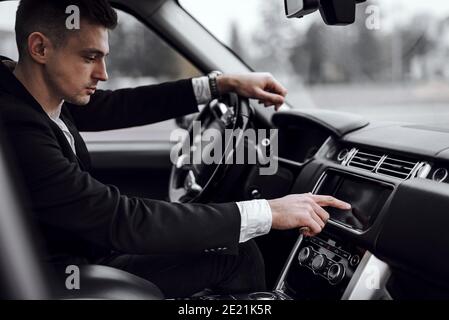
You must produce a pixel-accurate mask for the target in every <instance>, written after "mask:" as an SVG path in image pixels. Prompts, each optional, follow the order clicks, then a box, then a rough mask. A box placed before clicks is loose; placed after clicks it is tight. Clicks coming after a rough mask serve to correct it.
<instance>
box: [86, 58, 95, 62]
mask: <svg viewBox="0 0 449 320" xmlns="http://www.w3.org/2000/svg"><path fill="white" fill-rule="evenodd" d="M84 60H85V61H86V62H89V63H92V62H95V57H85V58H84Z"/></svg>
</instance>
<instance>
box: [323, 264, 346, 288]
mask: <svg viewBox="0 0 449 320" xmlns="http://www.w3.org/2000/svg"><path fill="white" fill-rule="evenodd" d="M345 274H346V269H345V267H344V266H343V265H342V264H340V263H334V264H333V265H331V266H330V267H329V270H328V271H327V279H328V280H329V283H330V284H333V285H336V284H339V283H340V282H341V281H342V280H343V279H344V277H345Z"/></svg>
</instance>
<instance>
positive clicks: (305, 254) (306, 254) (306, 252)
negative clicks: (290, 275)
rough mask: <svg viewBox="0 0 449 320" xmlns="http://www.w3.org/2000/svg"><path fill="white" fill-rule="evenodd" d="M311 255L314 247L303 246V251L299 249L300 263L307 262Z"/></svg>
mask: <svg viewBox="0 0 449 320" xmlns="http://www.w3.org/2000/svg"><path fill="white" fill-rule="evenodd" d="M311 257H312V248H310V247H304V248H302V249H301V251H299V254H298V261H299V264H305V263H307V262H308V261H309V260H310V258H311Z"/></svg>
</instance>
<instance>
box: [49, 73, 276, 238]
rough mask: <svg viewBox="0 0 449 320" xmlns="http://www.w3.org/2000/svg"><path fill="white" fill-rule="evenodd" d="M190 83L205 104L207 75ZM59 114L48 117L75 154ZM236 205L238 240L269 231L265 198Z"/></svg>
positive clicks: (72, 141) (269, 223)
mask: <svg viewBox="0 0 449 320" xmlns="http://www.w3.org/2000/svg"><path fill="white" fill-rule="evenodd" d="M192 84H193V90H194V92H195V97H196V100H197V103H198V105H202V104H205V103H207V102H209V101H210V100H211V98H212V94H211V91H210V87H209V79H208V77H200V78H193V79H192ZM59 116H60V115H59V114H56V115H49V117H50V119H51V120H53V121H54V122H55V123H56V124H57V125H58V127H59V128H60V129H61V130H62V132H63V133H64V136H65V137H66V138H67V141H68V142H69V144H70V147H71V148H72V150H73V152H74V153H75V154H76V149H75V139H74V138H73V135H72V134H71V133H70V131H69V129H68V128H67V126H66V124H65V123H64V122H63V121H62V120H61V119H60V117H59ZM237 207H238V208H239V211H240V216H241V224H240V238H239V242H246V241H248V240H250V239H252V238H255V237H258V236H261V235H264V234H267V233H268V232H269V231H270V229H271V224H272V213H271V208H270V205H269V204H268V201H267V200H264V199H262V200H251V201H241V202H237Z"/></svg>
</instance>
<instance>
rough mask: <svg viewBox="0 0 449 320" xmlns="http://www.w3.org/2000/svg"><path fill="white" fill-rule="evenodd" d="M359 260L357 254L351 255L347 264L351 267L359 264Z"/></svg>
mask: <svg viewBox="0 0 449 320" xmlns="http://www.w3.org/2000/svg"><path fill="white" fill-rule="evenodd" d="M359 262H360V257H359V256H358V255H353V256H352V257H351V259H350V260H349V264H350V265H351V267H355V266H357V265H358V264H359Z"/></svg>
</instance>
